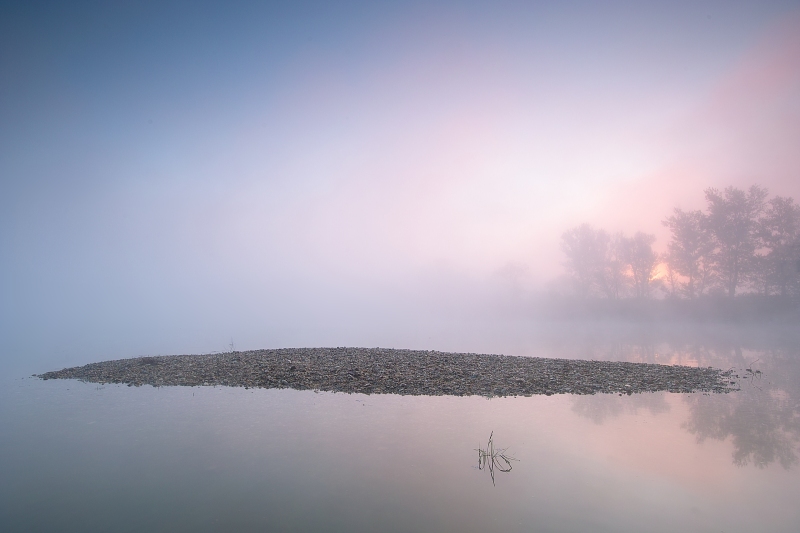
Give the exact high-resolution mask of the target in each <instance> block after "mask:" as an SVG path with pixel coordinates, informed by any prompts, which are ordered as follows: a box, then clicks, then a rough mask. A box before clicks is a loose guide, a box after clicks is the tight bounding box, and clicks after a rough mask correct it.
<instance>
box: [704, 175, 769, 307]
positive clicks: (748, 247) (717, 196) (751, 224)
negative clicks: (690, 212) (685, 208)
mask: <svg viewBox="0 0 800 533" xmlns="http://www.w3.org/2000/svg"><path fill="white" fill-rule="evenodd" d="M705 195H706V202H707V203H708V224H709V229H710V231H711V234H712V236H713V238H714V244H715V245H716V249H715V251H714V255H713V257H714V267H715V270H716V272H717V274H718V275H719V278H720V281H721V283H722V286H723V288H724V289H725V291H726V292H727V293H728V296H730V297H733V296H735V295H736V289H737V288H738V287H739V285H741V284H742V282H743V281H745V280H746V279H747V277H748V276H749V275H750V274H751V273H752V272H753V270H754V267H755V263H756V259H755V251H756V248H757V244H758V238H757V236H758V235H757V233H758V229H759V228H758V226H759V225H758V218H759V215H760V214H761V212H762V211H763V209H764V200H765V199H766V197H767V190H766V189H764V188H761V187H758V186H757V185H753V186H752V187H750V189H749V190H748V191H747V192H746V193H745V191H743V190H741V189H737V188H735V187H726V188H725V190H724V191H722V192H720V191H719V190H717V189H714V188H710V189H706V191H705Z"/></svg>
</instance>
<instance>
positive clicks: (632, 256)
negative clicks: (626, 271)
mask: <svg viewBox="0 0 800 533" xmlns="http://www.w3.org/2000/svg"><path fill="white" fill-rule="evenodd" d="M654 242H656V236H655V235H650V234H647V233H642V232H641V231H638V232H636V235H634V236H633V237H631V238H630V239H626V244H625V257H626V259H627V263H628V265H629V266H630V270H631V275H632V278H633V290H634V294H635V295H636V297H637V298H646V297H648V296H650V288H651V283H652V281H653V279H654V277H655V272H656V266H657V265H658V254H656V253H655V252H654V251H653V243H654Z"/></svg>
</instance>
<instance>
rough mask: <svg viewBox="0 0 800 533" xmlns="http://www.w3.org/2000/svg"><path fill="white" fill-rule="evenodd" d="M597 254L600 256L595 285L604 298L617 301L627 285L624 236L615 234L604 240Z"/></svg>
mask: <svg viewBox="0 0 800 533" xmlns="http://www.w3.org/2000/svg"><path fill="white" fill-rule="evenodd" d="M601 231H602V230H601ZM598 244H599V243H598ZM601 246H602V245H601ZM599 252H600V253H601V254H602V256H601V258H600V263H599V264H598V267H599V268H598V271H597V280H596V281H597V284H598V286H599V288H600V290H601V291H602V293H603V294H604V295H605V296H606V298H608V299H609V300H618V299H619V298H620V297H622V296H623V295H624V294H625V289H626V288H627V285H628V276H627V270H628V264H627V261H626V257H625V252H626V239H625V236H624V235H623V234H622V233H615V234H614V235H612V236H611V237H609V238H608V239H607V240H606V242H605V246H602V247H601V249H600V250H599Z"/></svg>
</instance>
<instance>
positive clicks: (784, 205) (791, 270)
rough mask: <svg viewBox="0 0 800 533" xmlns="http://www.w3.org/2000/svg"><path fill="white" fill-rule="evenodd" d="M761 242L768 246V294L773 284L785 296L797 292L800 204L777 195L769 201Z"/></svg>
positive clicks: (765, 278) (798, 281) (766, 291)
mask: <svg viewBox="0 0 800 533" xmlns="http://www.w3.org/2000/svg"><path fill="white" fill-rule="evenodd" d="M759 236H760V237H761V244H762V245H763V246H764V247H765V248H766V249H767V253H766V255H765V256H764V257H763V268H764V270H763V276H762V277H763V278H764V283H765V290H764V292H765V293H769V287H770V285H773V286H775V287H776V288H777V289H778V291H779V293H780V294H781V296H787V295H788V294H791V293H794V292H796V291H797V288H798V285H799V284H800V272H798V268H797V267H798V265H797V264H796V263H797V261H798V257H797V248H798V246H800V206H798V205H797V204H795V203H794V200H793V199H792V198H788V197H783V196H776V197H775V198H773V199H771V200H770V201H769V202H767V207H766V210H765V212H764V216H763V217H762V218H761V221H760V225H759Z"/></svg>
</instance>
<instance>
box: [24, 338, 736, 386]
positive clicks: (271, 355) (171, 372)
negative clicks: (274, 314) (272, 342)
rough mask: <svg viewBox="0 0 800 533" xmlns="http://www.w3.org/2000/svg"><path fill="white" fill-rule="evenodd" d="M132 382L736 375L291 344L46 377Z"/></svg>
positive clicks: (647, 382)
mask: <svg viewBox="0 0 800 533" xmlns="http://www.w3.org/2000/svg"><path fill="white" fill-rule="evenodd" d="M38 377H40V378H42V379H78V380H81V381H87V382H92V383H124V384H127V385H129V386H137V387H138V386H140V385H152V386H154V387H164V386H172V385H181V386H190V387H191V386H200V385H206V386H208V385H224V386H229V387H261V388H292V389H300V390H304V389H312V390H320V391H333V392H348V393H362V394H411V395H435V396H440V395H452V396H470V395H480V396H487V397H492V396H516V395H522V396H530V395H533V394H548V395H549V394H565V393H566V394H595V393H619V394H632V393H640V392H656V391H669V392H729V391H731V390H736V382H735V381H734V376H733V375H732V372H731V371H725V372H723V371H722V370H718V369H713V368H711V367H709V368H694V367H688V366H669V365H657V364H649V363H622V362H609V361H583V360H570V359H546V358H538V357H515V356H508V355H485V354H473V353H446V352H435V351H415V350H396V349H382V348H285V349H279V350H255V351H249V352H231V353H223V354H209V355H168V356H158V357H137V358H134V359H119V360H115V361H104V362H101V363H91V364H88V365H85V366H79V367H73V368H66V369H64V370H58V371H55V372H47V373H45V374H40V375H38Z"/></svg>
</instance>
